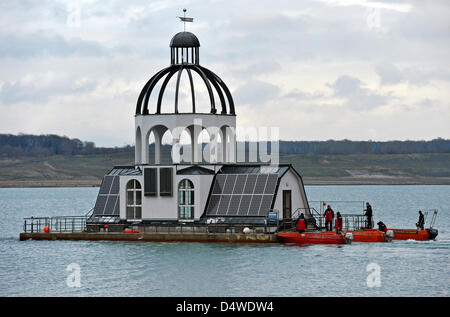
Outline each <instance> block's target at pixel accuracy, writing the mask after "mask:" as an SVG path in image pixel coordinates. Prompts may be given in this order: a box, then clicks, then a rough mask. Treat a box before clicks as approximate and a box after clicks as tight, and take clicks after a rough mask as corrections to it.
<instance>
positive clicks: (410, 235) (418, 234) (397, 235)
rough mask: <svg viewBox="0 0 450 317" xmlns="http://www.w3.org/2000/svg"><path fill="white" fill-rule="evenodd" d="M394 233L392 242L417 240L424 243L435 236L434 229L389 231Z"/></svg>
mask: <svg viewBox="0 0 450 317" xmlns="http://www.w3.org/2000/svg"><path fill="white" fill-rule="evenodd" d="M389 230H392V231H393V232H394V240H417V241H426V240H431V239H434V238H435V237H436V236H437V230H436V229H425V230H416V229H389Z"/></svg>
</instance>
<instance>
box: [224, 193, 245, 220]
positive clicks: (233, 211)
mask: <svg viewBox="0 0 450 317" xmlns="http://www.w3.org/2000/svg"><path fill="white" fill-rule="evenodd" d="M241 198H242V196H241V195H231V200H230V205H229V206H228V213H227V216H235V215H237V214H238V211H239V205H240V203H241Z"/></svg>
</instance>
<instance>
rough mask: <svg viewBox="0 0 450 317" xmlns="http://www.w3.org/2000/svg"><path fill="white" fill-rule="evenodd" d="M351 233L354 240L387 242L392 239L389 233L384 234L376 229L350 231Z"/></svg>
mask: <svg viewBox="0 0 450 317" xmlns="http://www.w3.org/2000/svg"><path fill="white" fill-rule="evenodd" d="M351 233H352V234H353V241H355V242H387V241H391V240H392V236H391V235H386V234H385V233H384V232H381V231H378V230H376V229H365V230H360V231H351ZM394 236H395V234H394Z"/></svg>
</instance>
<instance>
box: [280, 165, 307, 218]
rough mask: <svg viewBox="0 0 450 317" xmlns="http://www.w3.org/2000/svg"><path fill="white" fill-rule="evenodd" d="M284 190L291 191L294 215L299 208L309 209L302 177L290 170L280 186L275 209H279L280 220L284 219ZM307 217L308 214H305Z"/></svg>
mask: <svg viewBox="0 0 450 317" xmlns="http://www.w3.org/2000/svg"><path fill="white" fill-rule="evenodd" d="M283 190H290V191H291V199H292V214H293V213H294V212H295V211H296V210H297V208H307V207H308V203H307V200H306V193H305V192H304V190H303V183H302V180H301V178H300V177H298V175H297V174H296V173H295V172H294V171H293V170H292V168H290V169H289V170H288V171H287V172H286V173H285V174H284V175H283V177H282V178H281V180H280V184H279V186H278V191H277V198H276V200H275V204H274V209H278V218H279V219H283ZM305 216H306V214H305Z"/></svg>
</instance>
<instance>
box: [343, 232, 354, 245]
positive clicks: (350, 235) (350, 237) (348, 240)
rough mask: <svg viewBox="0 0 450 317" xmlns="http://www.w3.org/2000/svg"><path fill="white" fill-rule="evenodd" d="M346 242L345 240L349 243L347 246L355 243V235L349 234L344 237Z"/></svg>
mask: <svg viewBox="0 0 450 317" xmlns="http://www.w3.org/2000/svg"><path fill="white" fill-rule="evenodd" d="M344 240H345V243H347V244H350V243H352V241H353V233H351V232H347V233H346V234H345V235H344Z"/></svg>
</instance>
